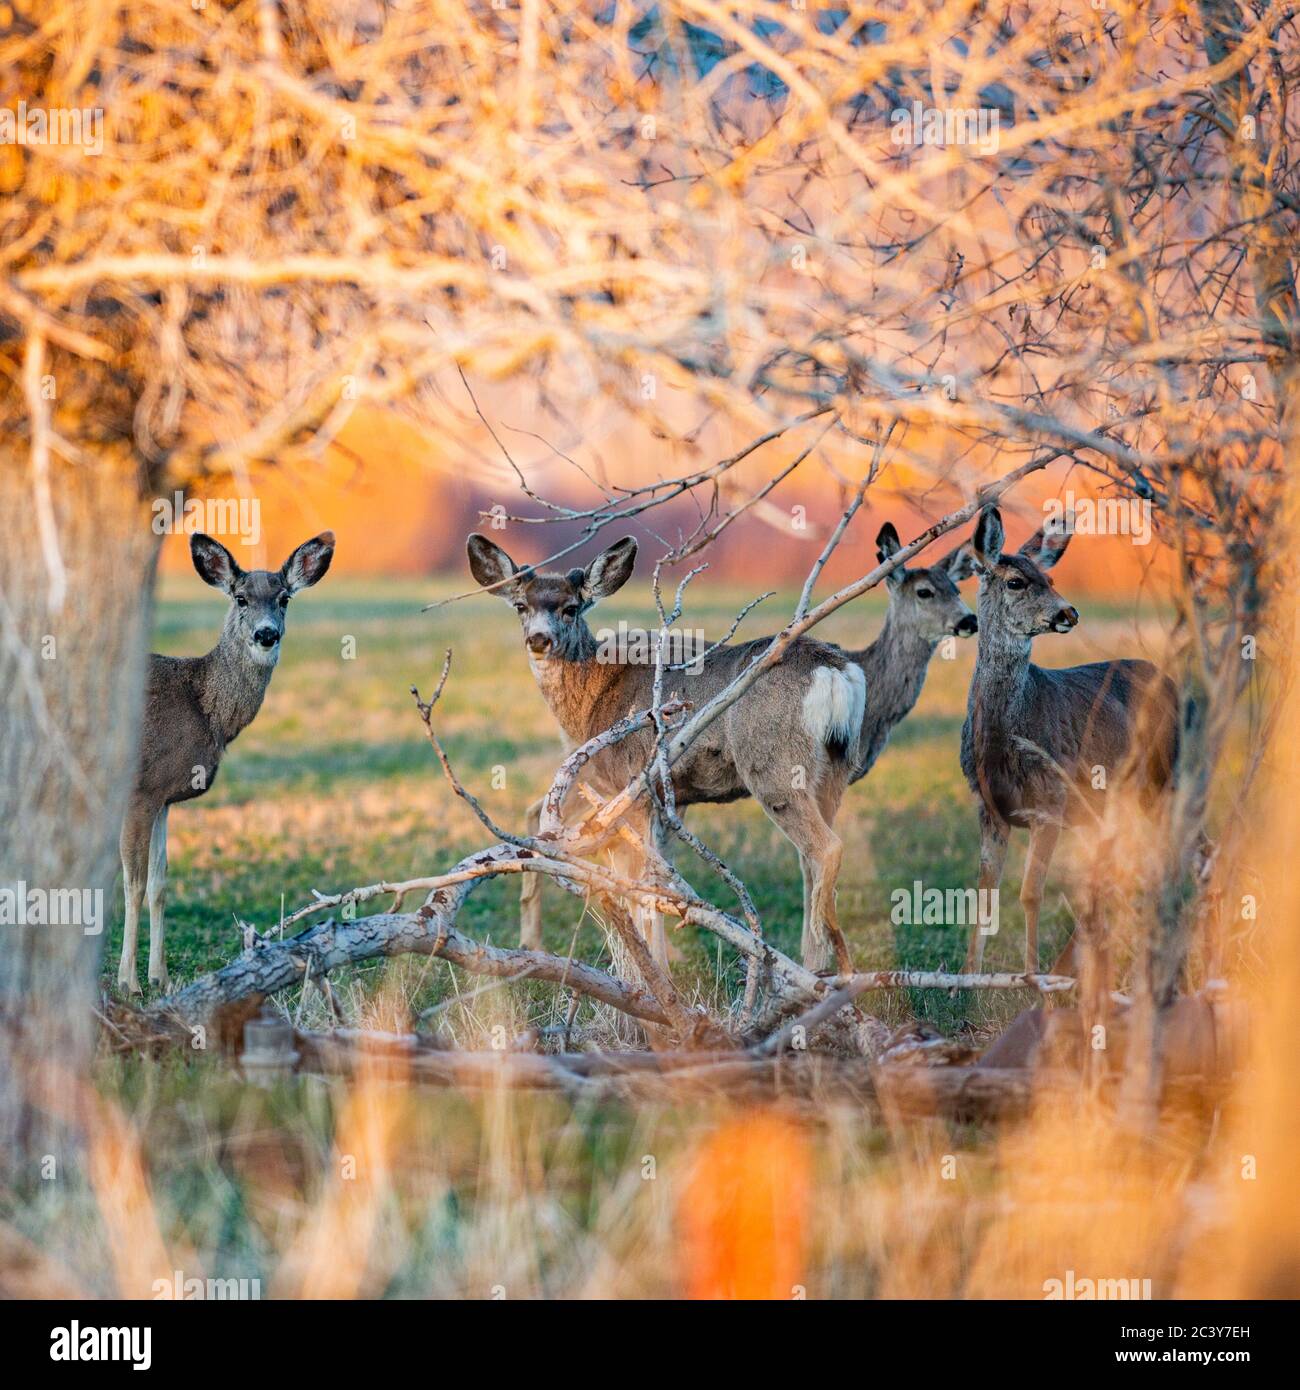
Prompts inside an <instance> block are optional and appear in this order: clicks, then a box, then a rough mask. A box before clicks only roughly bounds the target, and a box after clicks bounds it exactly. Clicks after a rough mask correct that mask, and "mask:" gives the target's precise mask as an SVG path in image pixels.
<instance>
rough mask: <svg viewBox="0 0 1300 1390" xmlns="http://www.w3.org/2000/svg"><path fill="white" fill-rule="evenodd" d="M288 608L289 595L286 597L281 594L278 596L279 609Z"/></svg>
mask: <svg viewBox="0 0 1300 1390" xmlns="http://www.w3.org/2000/svg"><path fill="white" fill-rule="evenodd" d="M288 606H289V595H288V594H281V595H280V607H281V608H288Z"/></svg>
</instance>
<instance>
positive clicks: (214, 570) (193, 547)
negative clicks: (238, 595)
mask: <svg viewBox="0 0 1300 1390" xmlns="http://www.w3.org/2000/svg"><path fill="white" fill-rule="evenodd" d="M190 558H191V559H192V560H193V561H194V568H195V569H196V570H198V572H199V578H200V579H201V580H203V582H204V583H205V584H211V585H212V587H213V588H214V589H221V590H223V591H224V592H225V593H227V594H228V593H229V592H230V591H231V589H232V588H233V587H234V584H235V580H237V579H238V578H239V577H240V575H242V574H243V572H244V571H243V570H241V569H240V568H239V566H238V565H237V564H236V563H235V557H234V556H233V555H232V554H231V553H230V551H228V550H227V549H226V547H225V546H224V545H222V544H221V542H220V541H214V540H213V539H212V537H211V536H205V535H204V534H203V532H202V531H196V532H195V533H194V535H192V536H191V537H190Z"/></svg>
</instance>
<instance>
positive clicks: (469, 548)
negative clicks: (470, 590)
mask: <svg viewBox="0 0 1300 1390" xmlns="http://www.w3.org/2000/svg"><path fill="white" fill-rule="evenodd" d="M465 550H466V553H467V554H468V555H469V572H470V573H471V574H472V575H473V576H474V579H475V582H476V583H478V584H479V585H480V586H481V587H482V588H484V589H495V590H496V593H497V594H498V596H499V597H501V598H504V599H507V600H508V599H509V595H508V594H507V593H505V592H504V590H503V589H502V588H500V587H498V586H500V585H503V584H504V583H505V581H506V580H507V579H513V578H514V577H515V575H517V574H518V573H519V566H518V565H516V564H515V562H514V561H513V560H512V559H511V558H510V556H509V555H507V554H506V553H505V551H504V550H502V549H501V547H500V546H499V545H498V544H497V543H496V542H495V541H490V540H488V538H487V537H486V536H480V535H479V533H478V532H477V531H475V532H473V533H472V534H471V535H470V537H469V539H468V540H467V541H466V542H465Z"/></svg>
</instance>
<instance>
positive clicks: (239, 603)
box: [235, 594, 248, 608]
mask: <svg viewBox="0 0 1300 1390" xmlns="http://www.w3.org/2000/svg"><path fill="white" fill-rule="evenodd" d="M235 605H236V607H238V608H247V607H248V600H247V599H246V598H245V597H244V596H243V595H242V594H241V595H240V596H239V597H238V598H237V599H236V600H235Z"/></svg>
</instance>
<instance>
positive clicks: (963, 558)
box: [939, 541, 975, 584]
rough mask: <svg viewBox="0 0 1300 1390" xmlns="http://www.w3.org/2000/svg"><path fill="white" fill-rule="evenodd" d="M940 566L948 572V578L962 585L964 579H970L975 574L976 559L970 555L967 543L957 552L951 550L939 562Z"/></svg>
mask: <svg viewBox="0 0 1300 1390" xmlns="http://www.w3.org/2000/svg"><path fill="white" fill-rule="evenodd" d="M939 565H940V567H941V568H942V569H944V570H946V571H947V574H948V578H949V579H951V580H952V582H953V583H954V584H960V583H961V582H962V580H963V579H969V578H970V577H971V575H972V574H974V573H975V559H974V557H973V556H972V555H971V553H970V546H969V544H967V542H965V541H963V542H962V543H961V544H960V545H959V546H958V547H957V548H956V550H950V551H949V552H948V553H947V555H945V556H944V557H943V559H942V560H940V561H939Z"/></svg>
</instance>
